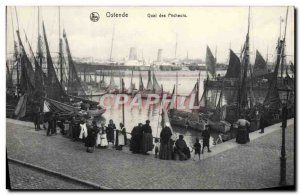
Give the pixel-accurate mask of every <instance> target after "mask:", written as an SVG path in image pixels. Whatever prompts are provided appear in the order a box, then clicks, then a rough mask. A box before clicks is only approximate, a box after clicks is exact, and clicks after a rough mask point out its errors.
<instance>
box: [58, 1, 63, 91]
mask: <svg viewBox="0 0 300 195" xmlns="http://www.w3.org/2000/svg"><path fill="white" fill-rule="evenodd" d="M58 37H59V52H58V57H59V67H60V84H61V85H62V84H63V64H62V39H61V36H60V7H59V6H58Z"/></svg>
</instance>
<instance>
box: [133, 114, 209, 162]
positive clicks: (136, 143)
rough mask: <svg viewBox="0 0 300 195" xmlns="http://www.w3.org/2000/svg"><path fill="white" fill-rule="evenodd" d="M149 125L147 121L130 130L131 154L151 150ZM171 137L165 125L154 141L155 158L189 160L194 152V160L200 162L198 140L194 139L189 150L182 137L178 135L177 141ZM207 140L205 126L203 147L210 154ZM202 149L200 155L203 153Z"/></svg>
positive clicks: (170, 132)
mask: <svg viewBox="0 0 300 195" xmlns="http://www.w3.org/2000/svg"><path fill="white" fill-rule="evenodd" d="M149 124H150V121H149V120H147V121H146V124H145V125H142V124H141V123H139V124H138V125H137V126H135V127H134V128H133V129H132V132H131V136H132V137H131V143H130V150H131V151H132V153H141V154H147V151H151V150H152V149H153V145H152V142H153V138H152V133H151V132H152V130H151V126H150V125H149ZM172 135H173V133H172V131H171V128H170V124H169V123H167V124H166V125H165V127H164V128H163V129H162V130H161V133H160V137H159V138H155V140H154V143H155V144H154V147H155V150H154V151H155V158H159V159H162V160H176V159H179V160H187V159H190V158H191V151H193V150H194V160H195V157H196V156H198V157H199V160H200V153H201V144H200V142H199V139H198V138H196V141H195V144H194V145H193V148H192V150H191V148H189V147H188V146H187V144H186V141H185V140H184V136H183V135H179V138H178V139H177V140H175V139H176V138H174V136H172ZM209 139H210V133H209V127H208V126H206V129H205V131H204V132H203V143H204V144H203V146H206V147H207V148H208V152H211V150H210V149H209ZM145 148H147V150H145ZM203 149H204V147H203ZM203 149H202V154H203V151H204V150H203Z"/></svg>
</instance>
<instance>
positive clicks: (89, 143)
mask: <svg viewBox="0 0 300 195" xmlns="http://www.w3.org/2000/svg"><path fill="white" fill-rule="evenodd" d="M98 131H99V129H98V126H97V122H96V121H93V123H92V127H90V128H88V135H87V137H86V139H85V146H86V147H87V148H86V151H87V152H90V153H93V152H94V149H95V145H96V138H97V133H98Z"/></svg>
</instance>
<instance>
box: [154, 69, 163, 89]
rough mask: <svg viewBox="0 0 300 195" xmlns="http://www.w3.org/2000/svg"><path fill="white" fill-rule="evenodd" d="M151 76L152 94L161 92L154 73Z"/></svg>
mask: <svg viewBox="0 0 300 195" xmlns="http://www.w3.org/2000/svg"><path fill="white" fill-rule="evenodd" d="M152 76H153V90H154V92H161V91H162V88H161V87H160V86H159V84H158V82H157V80H156V76H155V74H154V72H153V75H152Z"/></svg>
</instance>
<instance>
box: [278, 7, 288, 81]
mask: <svg viewBox="0 0 300 195" xmlns="http://www.w3.org/2000/svg"><path fill="white" fill-rule="evenodd" d="M288 12H289V7H287V10H286V16H285V27H284V36H283V40H282V50H281V79H282V80H283V71H284V70H283V69H284V65H285V57H286V55H285V37H286V27H287V18H288ZM280 24H281V23H280Z"/></svg>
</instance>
